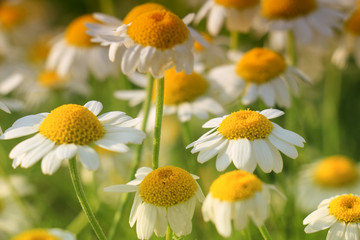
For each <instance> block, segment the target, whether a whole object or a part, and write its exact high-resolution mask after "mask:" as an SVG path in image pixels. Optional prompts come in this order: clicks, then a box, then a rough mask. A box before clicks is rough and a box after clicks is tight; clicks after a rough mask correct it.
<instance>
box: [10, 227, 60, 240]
mask: <svg viewBox="0 0 360 240" xmlns="http://www.w3.org/2000/svg"><path fill="white" fill-rule="evenodd" d="M11 240H60V238H58V237H56V236H54V235H52V234H51V233H49V232H48V231H46V230H44V229H33V230H29V231H26V232H23V233H20V234H18V235H16V236H15V237H13V238H12V239H11Z"/></svg>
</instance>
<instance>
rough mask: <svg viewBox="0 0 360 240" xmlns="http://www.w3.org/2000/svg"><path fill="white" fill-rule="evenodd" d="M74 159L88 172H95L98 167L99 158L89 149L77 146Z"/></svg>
mask: <svg viewBox="0 0 360 240" xmlns="http://www.w3.org/2000/svg"><path fill="white" fill-rule="evenodd" d="M76 157H77V158H78V159H79V160H80V162H81V163H82V164H83V165H84V166H85V167H86V168H87V169H89V170H96V169H98V167H99V156H98V154H97V153H96V151H95V150H94V149H92V148H91V147H88V146H78V152H77V155H76Z"/></svg>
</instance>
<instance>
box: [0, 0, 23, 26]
mask: <svg viewBox="0 0 360 240" xmlns="http://www.w3.org/2000/svg"><path fill="white" fill-rule="evenodd" d="M25 18H26V11H25V9H24V8H23V7H22V6H20V5H18V4H9V3H2V4H0V27H2V28H5V29H11V28H13V27H15V26H16V25H18V24H21V23H22V22H24V20H25Z"/></svg>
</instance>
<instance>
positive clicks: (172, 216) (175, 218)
mask: <svg viewBox="0 0 360 240" xmlns="http://www.w3.org/2000/svg"><path fill="white" fill-rule="evenodd" d="M168 221H169V225H170V228H171V229H172V230H173V232H174V233H175V234H176V236H178V237H180V236H182V235H184V232H185V228H186V225H187V222H189V221H190V222H191V219H189V216H188V215H187V213H186V211H183V209H182V208H180V207H179V205H174V206H171V207H168Z"/></svg>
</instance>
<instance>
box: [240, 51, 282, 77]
mask: <svg viewBox="0 0 360 240" xmlns="http://www.w3.org/2000/svg"><path fill="white" fill-rule="evenodd" d="M285 70H286V62H285V59H284V58H283V57H282V56H281V55H279V54H278V53H276V52H274V51H272V50H269V49H266V48H254V49H252V50H250V51H248V52H247V53H245V54H244V56H243V57H242V58H241V59H240V60H239V62H238V63H237V65H236V73H237V74H238V75H239V76H240V77H242V78H243V79H244V80H245V81H247V82H253V83H257V84H262V83H265V82H268V81H270V80H271V79H273V78H275V77H277V76H279V75H280V74H282V73H283V72H284V71H285Z"/></svg>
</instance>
